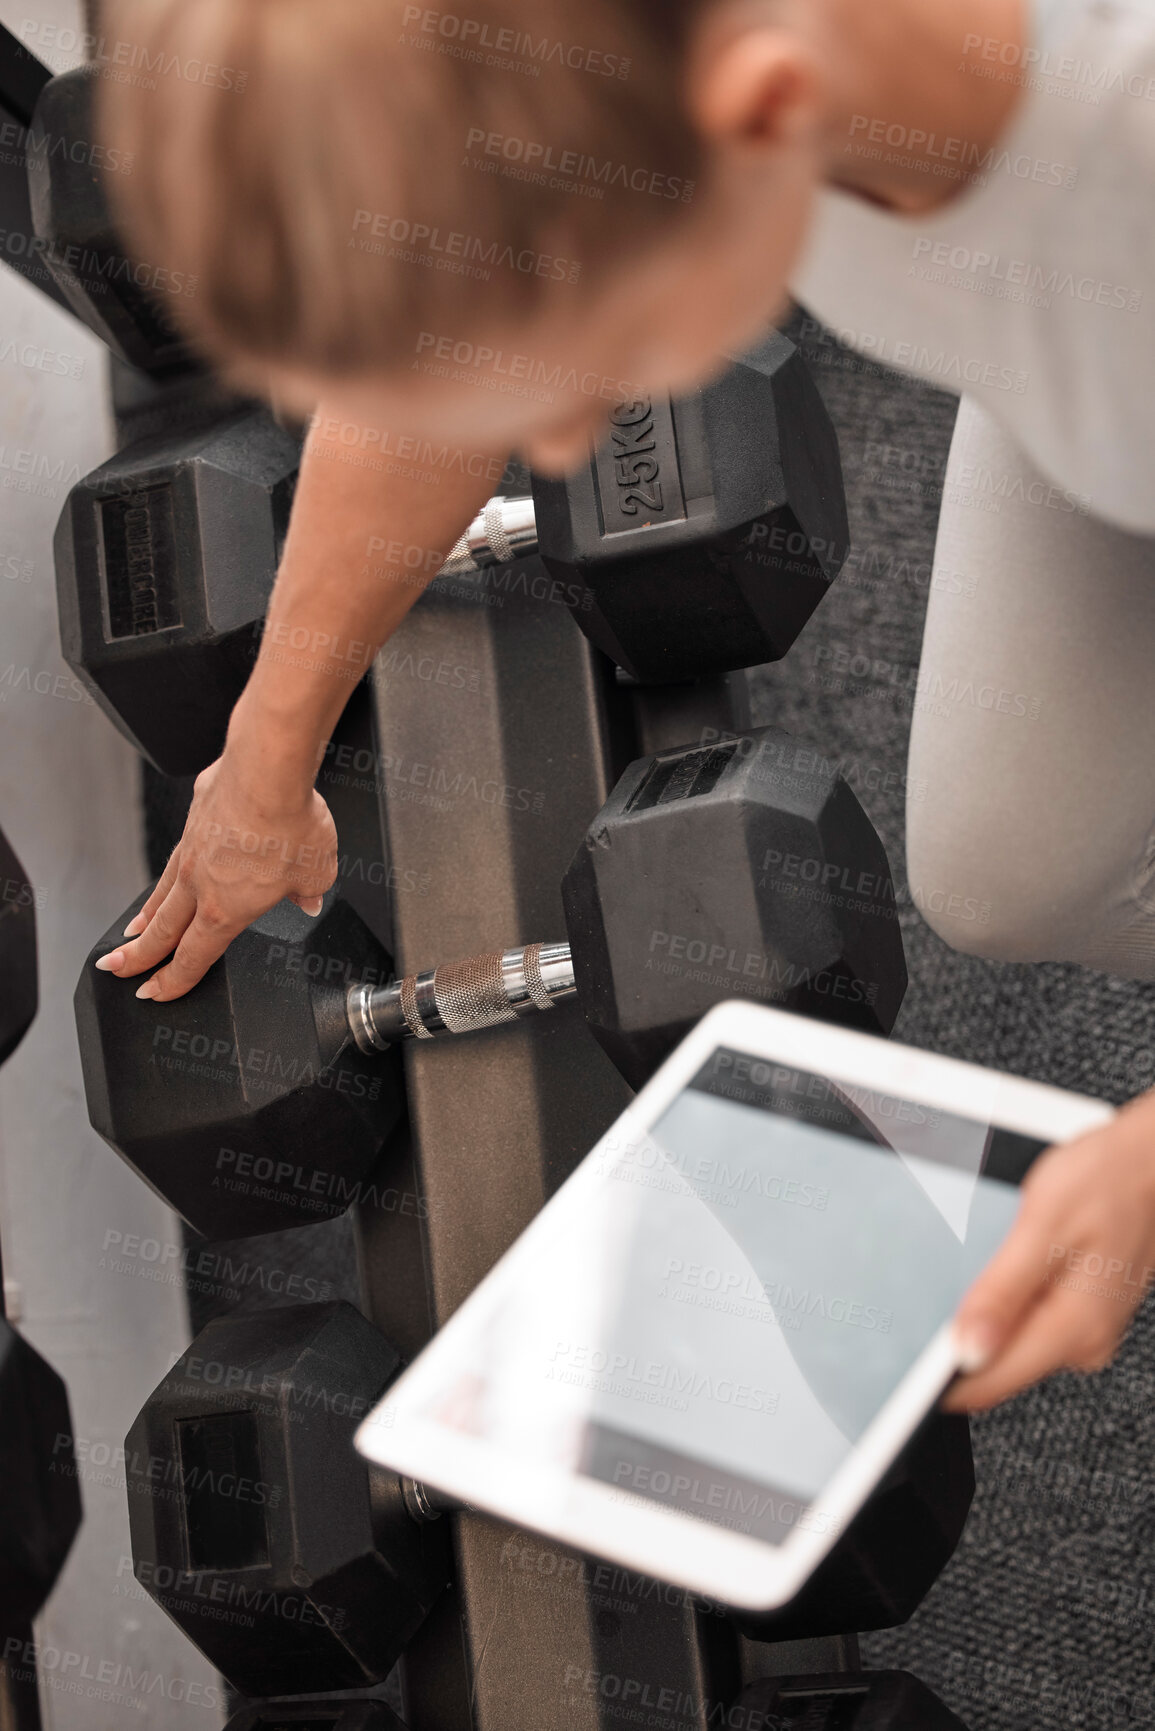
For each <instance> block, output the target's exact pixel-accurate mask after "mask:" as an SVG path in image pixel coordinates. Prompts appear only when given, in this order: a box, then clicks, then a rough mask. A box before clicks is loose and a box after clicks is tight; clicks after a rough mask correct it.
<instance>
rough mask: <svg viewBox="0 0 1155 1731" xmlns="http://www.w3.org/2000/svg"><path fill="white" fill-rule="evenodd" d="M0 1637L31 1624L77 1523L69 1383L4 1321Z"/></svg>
mask: <svg viewBox="0 0 1155 1731" xmlns="http://www.w3.org/2000/svg"><path fill="white" fill-rule="evenodd" d="M0 1485H2V1486H3V1493H2V1495H0V1632H7V1631H9V1630H12V1629H15V1628H18V1627H20V1626H22V1625H23V1624H25V1623H27V1622H29V1621H30V1620H31V1619H32V1618H33V1617H34V1616H35V1615H36V1613H37V1612H38V1611H39V1610H40V1607H41V1606H42V1605H43V1603H44V1601H45V1599H46V1598H47V1597H48V1595H49V1593H50V1592H51V1591H52V1588H53V1585H54V1584H55V1581H56V1578H57V1576H58V1575H59V1573H60V1571H61V1569H62V1568H63V1566H64V1560H65V1558H66V1557H67V1555H68V1552H69V1549H70V1548H71V1545H72V1541H73V1539H74V1538H75V1537H76V1531H77V1528H78V1527H79V1525H80V1514H81V1510H80V1483H79V1480H78V1478H77V1473H76V1459H75V1456H74V1454H73V1447H72V1419H71V1416H70V1414H69V1410H68V1393H67V1390H66V1389H65V1387H64V1383H63V1382H62V1381H61V1379H60V1377H59V1376H57V1374H56V1372H55V1371H54V1370H53V1369H52V1367H51V1366H50V1365H49V1364H46V1363H45V1361H44V1359H42V1358H41V1356H40V1354H39V1353H38V1352H37V1351H36V1349H35V1348H34V1347H32V1346H30V1345H29V1344H28V1342H27V1341H26V1340H25V1339H24V1338H23V1336H22V1335H19V1334H17V1332H16V1330H15V1329H14V1328H13V1327H12V1326H11V1325H10V1324H9V1323H8V1322H5V1321H4V1320H3V1319H2V1318H0Z"/></svg>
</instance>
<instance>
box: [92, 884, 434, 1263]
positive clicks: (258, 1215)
mask: <svg viewBox="0 0 1155 1731" xmlns="http://www.w3.org/2000/svg"><path fill="white" fill-rule="evenodd" d="M145 899H146V897H145V896H140V897H138V898H137V900H136V901H135V902H134V903H133V905H132V907H131V908H129V909H127V910H126V911H125V913H124V914H122V915H121V916H120V918H119V919H117V920H116V921H115V922H114V924H113V925H112V926H111V927H110V929H109V930H108V932H106V933H105V935H104V937H103V938H102V939H101V941H100V943H99V944H98V945H97V946H96V948H95V949H94V950H93V952H92V954H91V956H90V957H89V959H88V962H87V963H86V965H85V968H84V971H83V973H82V974H81V977H80V983H79V985H78V987H77V990H76V999H75V1004H76V1021H77V1030H78V1033H79V1037H80V1053H81V1062H82V1066H83V1070H84V1086H85V1092H86V1094H87V1097H88V1110H89V1116H90V1118H91V1120H92V1124H93V1128H94V1129H96V1130H98V1131H99V1132H100V1134H101V1135H102V1136H103V1137H104V1139H105V1141H106V1142H109V1143H110V1144H111V1145H112V1146H113V1147H114V1148H115V1149H116V1151H117V1153H119V1154H120V1155H121V1156H122V1157H123V1158H124V1159H125V1160H127V1162H128V1163H129V1165H130V1166H132V1167H134V1168H135V1170H136V1171H137V1172H138V1173H139V1174H140V1176H141V1177H142V1178H143V1179H144V1180H145V1182H146V1183H148V1184H150V1185H151V1186H152V1188H153V1189H154V1190H155V1191H157V1193H158V1194H159V1195H160V1196H162V1197H163V1198H164V1200H165V1201H166V1202H167V1203H168V1204H169V1205H170V1207H172V1208H175V1209H176V1210H177V1212H178V1213H179V1214H181V1215H182V1216H183V1217H184V1219H185V1220H187V1221H188V1223H189V1225H190V1226H191V1227H193V1228H194V1230H195V1231H197V1232H201V1233H204V1234H205V1235H206V1236H207V1237H210V1238H237V1237H243V1236H246V1235H248V1234H250V1233H259V1232H276V1231H279V1230H281V1229H282V1228H285V1227H292V1226H307V1225H312V1224H313V1223H315V1222H316V1221H318V1220H327V1219H331V1218H333V1217H334V1216H336V1215H338V1214H343V1213H344V1212H345V1210H346V1209H347V1208H349V1207H350V1206H351V1204H352V1203H353V1202H354V1201H356V1200H357V1199H358V1197H359V1196H362V1195H363V1194H364V1192H365V1186H366V1181H367V1180H368V1178H369V1176H370V1174H371V1173H372V1171H373V1168H374V1166H375V1165H376V1163H377V1160H378V1157H379V1155H380V1153H381V1150H382V1148H383V1146H384V1144H385V1142H386V1140H387V1138H388V1137H389V1135H390V1134H391V1132H392V1131H393V1129H394V1128H395V1126H396V1125H397V1123H398V1121H399V1120H400V1117H401V1114H402V1111H403V1092H402V1083H401V1072H400V1059H399V1057H398V1055H397V1054H396V1053H390V1054H386V1055H385V1056H383V1057H375V1058H364V1057H362V1056H361V1054H360V1053H359V1052H358V1051H357V1049H356V1047H355V1046H354V1045H353V1042H352V1040H351V1038H350V1035H349V1027H348V1021H347V1019H346V1016H345V996H346V992H347V990H348V988H349V986H350V985H351V984H353V983H354V982H356V981H359V980H362V979H364V980H370V981H378V982H382V983H383V982H384V981H386V980H387V979H388V978H389V977H390V974H391V971H392V964H391V962H390V958H389V956H388V954H387V953H386V952H385V950H383V949H382V947H381V945H380V944H379V943H378V942H377V940H376V939H375V938H374V937H373V936H372V934H371V933H370V932H369V931H368V929H367V927H365V926H364V925H363V923H362V922H361V920H360V919H358V917H357V915H356V914H355V913H354V912H353V911H352V909H351V908H350V907H349V906H348V904H347V903H346V902H345V901H343V900H342V899H341V898H340V897H339V896H338V895H336V894H335V893H334V892H330V894H329V895H328V896H327V897H326V900H325V907H324V911H323V912H322V913H321V915H320V916H319V918H317V919H310V918H309V916H308V915H307V914H304V913H302V912H301V910H300V909H299V908H297V907H296V906H294V905H293V904H292V903H290V902H281V903H279V904H278V906H277V907H275V908H273V909H272V910H271V912H270V913H268V914H266V915H265V916H264V917H263V918H262V919H260V920H258V921H257V922H256V923H255V924H254V925H252V926H250V927H249V929H248V930H247V931H246V932H243V933H242V934H241V936H240V937H239V938H237V939H236V940H235V941H234V942H233V943H232V944H231V945H230V946H229V948H228V950H227V951H226V953H225V955H224V956H223V957H222V958H221V960H220V961H219V962H217V963H215V964H214V966H213V967H212V968H210V969H209V972H208V973H207V974H206V975H205V978H204V979H203V980H202V981H201V982H200V984H199V985H197V986H195V987H194V988H193V990H192V991H191V992H189V993H188V994H187V996H185V997H183V998H178V999H177V1000H175V1002H173V1003H172V1004H167V1005H166V1004H155V1003H151V1002H149V1001H148V1000H144V1001H141V1000H138V999H137V998H136V997H135V995H134V984H133V982H130V981H125V980H118V979H117V978H116V976H115V975H114V974H107V973H101V972H98V971H97V969H96V968H95V966H94V965H93V964H94V963H95V961H96V959H97V957H98V956H100V955H106V954H107V953H108V952H109V950H111V949H115V947H116V945H117V943H118V941H119V939H120V935H121V933H122V932H123V930H124V927H125V925H126V924H127V922H128V920H129V918H130V917H131V916H132V915H133V914H134V913H135V912H137V911H138V910H139V908H140V907H141V906H142V905H143V903H144V901H145Z"/></svg>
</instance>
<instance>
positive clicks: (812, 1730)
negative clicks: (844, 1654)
mask: <svg viewBox="0 0 1155 1731" xmlns="http://www.w3.org/2000/svg"><path fill="white" fill-rule="evenodd" d="M731 1715H732V1717H733V1722H734V1723H735V1724H740V1725H745V1726H750V1727H751V1728H753V1727H755V1726H757V1727H760V1731H966V1726H965V1725H964V1724H963V1722H962V1720H961V1719H959V1718H958V1717H957V1716H956V1715H955V1714H954V1713H952V1712H951V1711H950V1709H949V1708H948V1707H945V1706H944V1705H943V1703H942V1702H941V1701H940V1700H939V1698H938V1696H937V1695H935V1694H934V1693H933V1692H932V1691H931V1690H930V1689H928V1688H927V1687H926V1684H925V1683H920V1682H919V1681H918V1678H917V1677H912V1676H911V1675H910V1674H909V1673H908V1672H906V1671H862V1672H858V1673H854V1672H850V1673H847V1674H839V1675H835V1676H830V1677H768V1678H766V1679H765V1680H764V1681H763V1682H761V1683H753V1684H751V1685H750V1687H749V1688H748V1689H745V1690H743V1692H742V1694H741V1695H740V1696H739V1698H738V1700H737V1701H736V1702H735V1704H734V1706H733V1708H731Z"/></svg>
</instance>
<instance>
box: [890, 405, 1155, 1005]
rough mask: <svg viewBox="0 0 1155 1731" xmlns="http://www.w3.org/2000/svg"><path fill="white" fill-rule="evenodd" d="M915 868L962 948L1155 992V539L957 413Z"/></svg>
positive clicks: (920, 753)
mask: <svg viewBox="0 0 1155 1731" xmlns="http://www.w3.org/2000/svg"><path fill="white" fill-rule="evenodd" d="M910 786H911V788H912V789H913V790H916V793H917V795H918V797H912V798H911V799H910V801H909V803H908V808H907V831H908V835H907V865H908V870H909V874H910V882H911V889H912V893H913V895H914V899H915V901H916V903H917V905H918V906H919V907H920V908H921V909H922V911H923V914H924V916H925V917H926V919H927V920H928V921H929V923H930V924H931V926H932V927H933V928H934V930H935V931H936V932H938V933H939V935H940V936H941V937H942V938H943V939H944V940H945V941H946V942H947V943H948V944H950V945H951V946H952V947H953V948H955V949H958V950H962V951H965V952H966V953H968V954H971V955H980V956H987V957H989V958H991V959H994V960H999V961H1011V962H1041V961H1065V962H1079V963H1082V964H1083V965H1084V966H1085V967H1089V968H1100V969H1103V970H1105V971H1107V972H1110V973H1114V974H1120V975H1124V976H1127V977H1130V978H1133V979H1152V978H1155V541H1149V540H1146V539H1141V538H1139V537H1137V536H1134V535H1128V534H1125V533H1124V532H1123V531H1122V530H1119V529H1114V528H1112V527H1110V526H1109V525H1108V524H1106V523H1104V522H1102V521H1101V520H1099V519H1097V518H1095V517H1094V516H1092V515H1089V514H1083V513H1082V512H1081V511H1079V510H1076V511H1072V510H1071V509H1070V502H1069V499H1068V498H1067V497H1066V496H1064V495H1063V493H1062V491H1061V490H1060V489H1055V488H1052V487H1051V486H1050V484H1049V483H1048V482H1046V481H1044V480H1043V478H1042V477H1041V476H1040V475H1039V473H1038V471H1037V470H1036V469H1035V468H1034V467H1033V465H1032V464H1031V462H1030V460H1029V459H1028V458H1027V457H1025V456H1024V454H1023V452H1022V450H1021V449H1020V448H1019V447H1018V446H1017V445H1016V444H1015V442H1014V441H1013V440H1012V439H1011V438H1010V437H1009V436H1008V435H1007V434H1006V433H1005V432H1004V431H1003V430H1002V428H1001V427H1000V426H999V425H998V424H997V423H996V422H994V421H993V420H991V418H990V417H989V416H988V415H987V414H986V413H985V412H984V411H983V410H981V409H979V408H977V407H976V406H975V405H974V404H972V403H970V402H969V401H964V402H963V405H962V409H961V412H960V416H959V422H958V427H957V429H956V432H955V438H954V444H953V447H952V450H951V458H950V468H949V471H948V477H947V486H946V490H945V497H944V503H943V512H942V522H941V527H940V531H939V540H938V550H937V553H936V556H935V580H934V584H933V585H932V589H931V603H930V612H929V614H928V617H927V625H926V637H925V642H924V648H923V660H922V670H921V673H920V676H919V696H918V700H917V703H916V711H915V721H914V732H913V736H912V740H911V763H910Z"/></svg>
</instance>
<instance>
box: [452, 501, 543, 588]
mask: <svg viewBox="0 0 1155 1731" xmlns="http://www.w3.org/2000/svg"><path fill="white" fill-rule="evenodd" d="M536 552H537V515H536V513H535V511H534V508H533V500H532V499H528V498H527V499H503V498H496V499H491V500H490V501H489V504H488V505H486V507H485V509H484V510H483V511H482V512H481V513H480V515H478V516H476V517H475V518H474V519H473V522H472V523H471V524H470V525H469V528H468V529H467V530H466V531H465V533H464V535H463V536H462V537H461V539H460V541H458V543H457V545H456V546H455V547H454V549H453V551H452V553H450V555H449V557H448V559H447V560H446V561H445V563H444V565H443V566H442V567H441V570H440V571H439V572H438V576H439V577H465V576H470V575H472V574H473V573H474V572H475V571H485V570H487V569H488V568H489V567H490V566H492V565H509V564H512V562H513V560H515V559H528V558H529V556H530V554H531V553H536Z"/></svg>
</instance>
